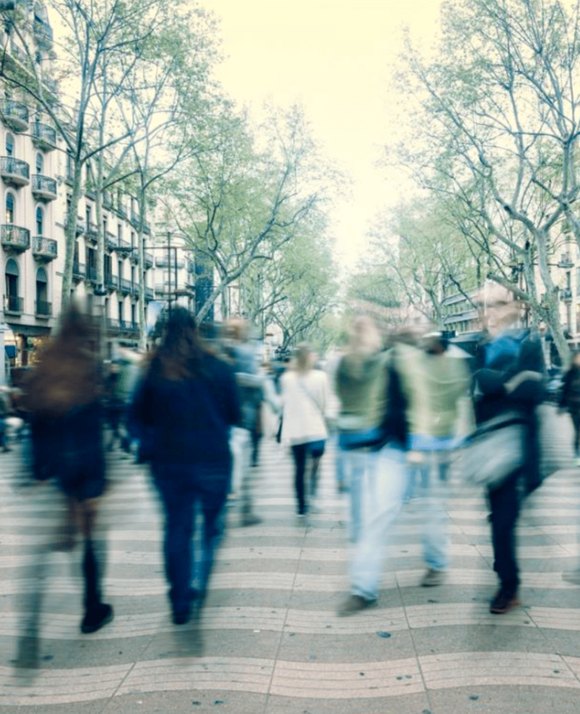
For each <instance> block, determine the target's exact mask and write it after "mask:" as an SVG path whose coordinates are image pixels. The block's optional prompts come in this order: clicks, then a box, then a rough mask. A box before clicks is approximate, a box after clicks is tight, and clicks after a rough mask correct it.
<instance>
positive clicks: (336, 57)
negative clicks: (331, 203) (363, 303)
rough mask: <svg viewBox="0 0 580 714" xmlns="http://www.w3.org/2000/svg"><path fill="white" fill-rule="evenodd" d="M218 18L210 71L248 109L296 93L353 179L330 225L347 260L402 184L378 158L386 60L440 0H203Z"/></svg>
mask: <svg viewBox="0 0 580 714" xmlns="http://www.w3.org/2000/svg"><path fill="white" fill-rule="evenodd" d="M203 5H204V6H205V7H207V8H208V9H211V10H213V12H215V14H216V15H217V17H218V18H219V19H220V21H221V30H222V40H223V46H222V49H223V52H224V54H225V60H224V62H223V63H222V64H221V66H220V67H219V68H218V70H217V77H218V79H219V80H220V81H221V82H222V84H223V86H224V88H225V89H226V91H227V92H228V94H229V95H230V96H231V97H232V98H234V99H235V100H236V101H238V102H239V103H240V104H242V105H247V106H249V108H250V110H252V108H255V110H256V111H259V108H260V107H261V106H262V105H263V103H264V102H266V101H269V102H272V103H273V104H275V105H277V106H282V107H284V106H289V105H291V104H292V103H295V102H299V103H300V104H302V106H303V107H304V110H305V114H306V116H307V118H308V119H309V121H310V122H311V125H312V128H313V132H314V135H315V137H316V138H317V139H318V141H320V142H321V144H322V146H323V148H324V150H325V153H326V154H327V155H328V156H329V158H330V159H331V160H332V161H334V162H336V163H337V164H338V166H339V167H340V168H341V169H342V170H343V171H344V172H345V173H346V174H347V175H348V177H349V178H350V180H351V182H352V183H351V185H352V191H351V198H350V199H348V198H347V199H345V200H342V201H341V202H340V205H338V206H337V207H336V209H335V210H334V211H333V215H332V224H331V230H332V234H333V236H334V238H335V240H336V249H337V257H338V259H339V261H340V262H341V264H342V265H343V266H344V267H346V268H348V267H352V266H353V265H354V264H355V263H356V260H357V258H358V257H359V256H360V254H361V252H362V251H363V250H364V245H365V233H366V230H367V228H368V226H369V225H370V223H372V220H373V217H374V216H375V215H376V213H377V212H378V211H379V210H380V209H381V207H383V206H393V205H394V204H395V203H396V202H397V201H398V200H399V199H400V198H401V195H402V191H405V190H407V184H406V182H405V177H404V176H402V175H401V176H397V175H396V174H395V175H393V174H392V173H391V174H390V176H389V178H388V180H387V177H386V175H385V171H384V169H381V168H379V166H377V162H378V160H379V159H380V158H381V156H382V151H383V147H384V146H385V144H386V143H387V142H388V141H389V137H390V136H392V134H393V132H394V131H395V130H396V127H395V126H394V125H393V122H394V121H395V118H394V117H395V113H394V112H393V111H392V108H393V107H392V105H393V102H394V95H393V92H392V89H391V86H392V84H391V76H392V71H393V67H394V66H395V63H396V62H397V61H398V58H399V56H400V53H401V52H402V50H403V39H402V38H403V32H402V30H403V27H405V26H408V27H409V29H410V31H411V34H412V36H413V37H414V38H415V39H416V40H417V42H419V43H421V44H423V45H429V43H430V41H431V39H432V38H433V36H434V33H435V29H436V27H437V25H438V17H439V5H440V0H205V1H204V2H203Z"/></svg>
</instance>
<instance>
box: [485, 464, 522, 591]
mask: <svg viewBox="0 0 580 714" xmlns="http://www.w3.org/2000/svg"><path fill="white" fill-rule="evenodd" d="M520 475H521V474H520V472H519V471H518V472H516V473H515V474H513V475H512V476H510V477H509V478H508V479H507V480H506V481H504V482H503V483H502V484H501V486H499V487H498V488H495V489H493V490H490V491H489V504H490V508H491V541H492V546H493V560H494V562H493V569H494V570H495V572H496V573H497V575H498V578H499V581H500V585H501V587H502V589H504V590H506V591H507V592H508V593H509V594H510V595H515V593H516V592H517V589H518V586H519V584H520V577H519V570H518V563H517V560H516V522H517V518H518V514H519V510H520V494H519V489H518V480H519V477H520Z"/></svg>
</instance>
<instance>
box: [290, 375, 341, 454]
mask: <svg viewBox="0 0 580 714" xmlns="http://www.w3.org/2000/svg"><path fill="white" fill-rule="evenodd" d="M280 383H281V386H282V406H283V414H284V417H283V420H282V441H284V442H285V443H289V444H306V443H308V442H310V441H319V440H321V439H326V438H327V436H328V431H327V429H326V415H327V412H328V405H329V385H328V378H327V376H326V374H325V373H324V372H321V371H320V370H318V369H312V370H310V371H309V372H306V373H300V372H295V371H291V370H290V371H288V372H285V373H284V374H283V375H282V379H281V380H280Z"/></svg>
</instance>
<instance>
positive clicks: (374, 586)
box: [338, 344, 408, 616]
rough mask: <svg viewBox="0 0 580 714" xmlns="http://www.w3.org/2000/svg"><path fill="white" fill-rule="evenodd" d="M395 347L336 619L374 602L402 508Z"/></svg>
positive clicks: (400, 399) (403, 406) (402, 411)
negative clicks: (347, 581) (387, 547)
mask: <svg viewBox="0 0 580 714" xmlns="http://www.w3.org/2000/svg"><path fill="white" fill-rule="evenodd" d="M400 362H401V357H400V355H399V350H398V345H397V344H395V345H394V346H393V347H391V349H389V351H388V353H387V355H386V358H385V366H384V370H385V374H384V385H385V386H384V402H383V403H384V413H383V417H382V419H381V423H380V434H379V435H378V436H377V439H376V441H375V443H374V445H373V446H372V447H371V446H370V445H369V446H368V447H367V448H374V449H376V454H375V455H374V456H373V459H372V464H373V470H372V478H371V479H366V481H365V488H366V490H367V493H366V494H365V493H364V492H363V494H362V498H363V499H365V500H366V504H367V507H366V508H365V509H364V510H362V516H363V517H362V519H361V527H360V532H359V536H358V540H357V541H356V543H355V546H354V549H353V552H352V556H351V561H350V567H349V571H350V572H349V575H350V587H351V594H350V595H349V596H348V597H347V598H346V599H345V600H344V601H343V603H341V605H340V606H339V609H338V614H339V615H340V616H347V615H354V614H356V613H358V612H361V611H362V610H365V609H367V608H369V607H372V606H373V605H375V604H376V602H377V599H378V595H379V587H380V579H381V575H382V571H383V562H384V547H385V545H386V543H387V540H388V537H389V535H390V529H391V526H392V524H393V522H394V520H395V518H396V517H397V515H398V514H399V512H400V510H401V507H402V505H403V497H404V495H405V491H406V486H407V464H406V451H407V444H408V424H407V398H406V396H405V394H404V392H403V387H402V380H401V376H400V366H401V365H400Z"/></svg>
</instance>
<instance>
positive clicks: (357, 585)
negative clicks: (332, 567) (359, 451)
mask: <svg viewBox="0 0 580 714" xmlns="http://www.w3.org/2000/svg"><path fill="white" fill-rule="evenodd" d="M374 458H375V460H376V461H375V468H374V482H371V484H370V488H371V489H372V493H369V494H368V495H369V498H368V499H367V501H368V505H369V507H368V509H366V512H365V514H364V518H363V521H362V528H361V532H360V537H359V540H358V541H357V543H356V546H355V549H354V553H353V558H352V562H351V565H350V579H351V590H352V593H353V594H354V595H360V596H361V597H364V598H365V599H367V600H376V598H377V597H378V595H379V586H380V581H381V575H382V571H383V562H384V558H385V552H384V550H385V546H386V545H387V541H388V537H389V535H390V531H391V526H392V524H393V521H394V520H395V518H396V517H397V516H398V514H399V512H400V510H401V506H402V504H403V496H404V494H405V488H406V484H407V467H406V462H405V452H404V451H402V450H401V449H397V448H393V447H391V446H385V447H384V448H383V449H381V451H379V452H378V453H377V454H375V455H374Z"/></svg>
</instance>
